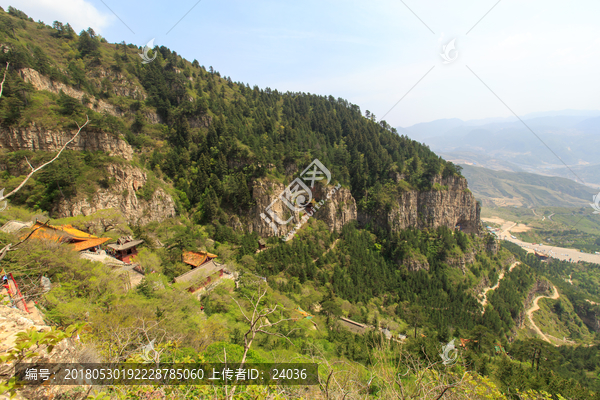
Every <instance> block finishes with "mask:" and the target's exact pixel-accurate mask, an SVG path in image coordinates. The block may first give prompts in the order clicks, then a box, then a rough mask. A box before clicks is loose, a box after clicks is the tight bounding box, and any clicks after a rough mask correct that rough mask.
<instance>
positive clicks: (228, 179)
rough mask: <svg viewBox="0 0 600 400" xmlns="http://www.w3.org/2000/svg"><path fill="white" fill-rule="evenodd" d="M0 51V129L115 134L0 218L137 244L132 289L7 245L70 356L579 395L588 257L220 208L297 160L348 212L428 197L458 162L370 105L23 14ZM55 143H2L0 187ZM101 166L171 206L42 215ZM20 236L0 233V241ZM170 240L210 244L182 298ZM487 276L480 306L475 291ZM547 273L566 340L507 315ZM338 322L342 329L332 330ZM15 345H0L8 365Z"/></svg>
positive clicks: (87, 268)
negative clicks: (305, 368) (281, 222)
mask: <svg viewBox="0 0 600 400" xmlns="http://www.w3.org/2000/svg"><path fill="white" fill-rule="evenodd" d="M0 46H1V47H2V49H3V51H1V52H0V67H2V66H4V65H7V64H8V68H7V73H6V80H5V83H4V86H3V92H2V97H1V98H0V133H1V134H2V135H6V136H7V137H8V135H13V134H15V132H16V134H19V132H21V134H24V133H23V132H24V131H25V130H28V129H32V127H35V129H36V130H41V131H46V132H50V133H52V132H56V131H68V132H70V131H72V130H73V128H75V129H76V125H75V123H76V122H77V123H80V124H81V123H83V122H84V121H85V120H86V116H87V117H89V119H90V123H89V124H88V125H87V126H86V127H85V132H84V133H85V135H91V136H94V135H100V134H105V133H108V134H109V135H111V137H113V138H115V139H122V140H125V141H126V143H127V144H128V145H130V146H131V148H132V149H133V156H132V157H131V159H126V158H125V157H120V156H118V155H114V154H113V155H110V154H108V153H107V152H103V151H89V150H66V151H65V152H63V153H62V154H61V155H60V157H59V158H58V159H57V160H56V161H55V162H53V163H52V164H50V165H48V166H47V167H46V168H44V169H43V170H41V171H40V172H38V173H36V174H35V175H34V176H33V177H32V178H31V179H30V180H29V181H28V182H27V184H26V185H24V186H23V188H22V189H21V190H20V191H19V192H18V193H16V194H15V195H14V196H12V197H10V198H9V202H10V207H9V208H8V209H6V210H4V211H2V212H0V224H1V225H3V224H4V223H6V222H8V221H12V220H19V221H29V220H34V219H38V220H43V221H48V222H49V223H51V224H52V225H55V226H59V225H70V226H72V227H75V228H77V229H80V230H82V231H85V232H86V233H89V234H93V235H97V236H100V237H110V238H112V239H114V240H116V239H117V238H119V237H122V236H132V237H135V238H138V239H141V240H143V241H144V242H143V244H141V245H140V247H139V253H138V254H137V255H136V257H135V262H136V263H138V264H139V265H140V266H141V268H142V270H143V273H144V277H143V279H142V280H141V282H140V283H139V284H138V285H137V286H135V287H127V285H124V284H123V280H122V275H119V274H120V273H121V272H122V271H117V269H115V268H112V267H110V266H107V265H104V264H102V263H100V262H93V261H90V260H86V259H83V258H80V257H79V256H78V255H77V253H76V252H73V251H72V250H70V249H69V248H67V246H66V245H65V244H59V243H55V242H49V241H44V240H36V239H31V240H26V241H23V243H22V244H21V243H20V244H19V247H18V248H16V249H15V251H11V252H8V253H7V254H6V256H5V257H4V258H3V259H2V258H0V262H1V264H2V265H1V268H3V269H5V270H6V271H10V272H11V273H12V274H13V275H14V276H15V278H16V279H17V280H18V281H19V282H20V285H21V288H22V291H24V292H25V293H26V294H27V296H31V298H32V299H33V298H35V301H36V304H37V305H36V307H37V308H38V309H39V310H41V311H42V312H43V314H44V318H45V322H46V323H48V324H50V325H52V326H55V327H57V329H59V331H61V332H69V335H67V334H65V335H66V336H72V335H71V334H72V332H73V329H78V332H79V335H78V337H79V339H78V342H77V344H76V345H77V346H79V347H78V348H79V349H80V350H79V351H80V353H79V354H85V357H87V358H86V360H88V361H89V360H90V359H92V360H94V361H95V362H100V361H108V362H124V361H132V362H139V361H140V360H142V358H141V356H142V350H141V349H142V348H143V346H145V345H147V344H148V342H150V341H153V343H156V346H157V347H156V348H157V349H159V355H160V357H159V360H158V361H161V362H220V361H222V360H223V356H224V355H226V356H227V357H228V359H229V360H234V361H240V360H241V359H242V357H243V355H244V354H245V356H246V358H245V361H248V362H316V363H318V364H319V373H320V384H319V385H315V386H311V387H302V386H296V387H292V386H290V387H281V386H279V387H277V386H275V385H274V386H273V387H271V386H263V387H253V386H246V387H242V386H240V387H239V388H238V389H237V392H236V394H235V398H243V399H246V398H248V399H250V398H253V399H254V398H261V399H262V398H270V399H288V398H294V399H295V398H309V397H312V398H315V399H320V398H323V399H334V398H335V399H338V398H339V399H342V398H348V399H349V398H369V399H375V398H386V399H387V398H403V399H407V398H414V399H417V398H427V399H430V398H431V399H434V398H438V399H439V398H453V399H454V398H456V399H458V398H468V399H600V367H599V366H600V359H599V356H598V354H599V352H598V350H599V346H600V334H599V333H598V330H597V329H596V328H595V326H594V324H593V321H594V320H595V319H596V320H597V318H598V317H597V315H599V313H600V311H599V308H600V307H599V306H598V305H597V304H595V305H594V304H593V301H594V300H595V302H600V292H598V287H597V285H596V286H594V285H593V284H592V283H593V282H598V281H597V279H598V277H599V276H600V273H599V268H600V267H599V266H597V265H584V264H571V263H566V262H560V261H556V260H552V261H550V262H541V261H540V260H538V259H537V258H535V257H534V256H532V255H527V254H525V252H524V251H523V250H521V249H520V248H518V247H516V246H514V245H511V244H510V243H504V242H500V243H498V241H497V240H496V239H495V238H494V237H492V236H491V235H489V234H487V233H484V232H483V230H481V231H480V232H478V233H465V232H463V231H461V230H460V229H457V228H456V227H454V226H453V227H451V228H450V227H446V226H440V227H437V228H428V229H417V228H414V227H411V228H408V229H401V230H390V229H383V228H381V227H379V226H377V225H374V224H373V225H370V224H363V225H361V224H359V223H358V222H357V221H352V222H350V223H347V224H345V225H344V226H343V228H341V229H340V230H338V231H336V230H331V229H329V227H328V226H327V225H326V224H325V223H324V222H323V221H322V220H319V219H317V218H311V219H309V221H308V222H307V223H306V224H305V226H304V227H303V228H302V229H301V230H300V231H299V232H298V233H297V235H296V236H295V237H294V238H293V240H290V241H287V242H283V241H281V240H280V239H278V238H275V237H270V238H265V240H264V242H259V239H261V238H259V236H258V234H257V233H256V232H251V231H250V230H249V229H247V228H246V227H244V226H235V225H234V224H232V223H231V220H232V217H234V216H243V215H245V214H247V213H248V211H249V210H250V209H251V208H252V207H253V206H254V205H255V204H254V200H253V199H254V197H253V194H254V193H253V185H252V183H253V182H255V181H256V180H259V179H262V178H268V179H271V180H274V181H277V182H280V183H282V184H287V183H289V182H290V181H291V179H293V177H294V176H296V175H297V174H298V172H299V171H301V170H302V169H303V168H304V167H305V166H307V165H308V164H310V162H311V161H312V160H313V159H315V158H317V159H319V160H320V161H321V162H322V163H323V164H324V165H327V167H328V168H329V169H330V171H331V175H332V177H333V180H334V181H335V182H337V183H340V184H341V185H342V186H343V187H345V188H347V189H349V190H350V192H351V194H352V196H353V197H354V199H356V203H357V207H358V209H359V210H369V211H371V212H373V213H377V212H383V211H386V210H388V211H389V210H390V209H391V208H393V207H394V204H393V202H394V199H395V198H396V196H397V195H398V194H399V193H402V192H406V191H409V190H416V191H435V190H444V188H443V187H439V186H440V185H439V184H435V183H434V181H435V179H434V178H436V177H442V178H447V177H451V176H453V177H459V176H460V167H459V166H455V165H454V164H452V163H450V162H447V161H445V160H443V159H442V158H441V157H439V156H437V155H436V154H434V153H433V152H431V151H430V150H429V148H427V147H426V146H424V145H422V144H420V143H417V142H415V141H414V140H411V139H409V138H408V137H406V136H401V135H399V134H398V132H397V131H396V130H395V129H394V128H392V127H390V126H389V125H388V124H387V123H386V122H385V121H379V122H377V118H376V116H375V115H373V114H372V113H371V112H369V111H366V112H365V113H364V114H363V112H362V111H361V110H360V108H359V107H358V106H357V105H354V104H350V103H349V102H348V101H346V100H344V99H339V98H338V99H335V98H333V97H332V96H320V95H315V94H310V93H290V92H287V93H281V92H278V91H277V90H275V89H270V88H264V89H261V88H259V87H257V86H254V87H250V85H249V84H244V83H242V82H235V81H234V80H233V79H232V77H227V76H224V77H222V76H221V74H220V73H219V72H217V71H215V69H214V68H213V67H212V66H209V67H208V68H205V67H204V66H203V65H200V62H199V61H197V60H193V61H192V62H190V61H188V60H186V59H184V58H183V57H181V56H180V55H178V54H177V53H176V52H175V51H172V50H170V49H168V48H166V47H157V48H155V49H153V53H154V54H155V55H156V59H155V60H154V61H153V62H150V63H148V64H142V63H141V62H140V58H139V56H138V53H140V52H141V48H140V47H138V46H135V45H133V44H126V43H124V42H123V43H119V44H111V43H107V41H106V40H105V39H104V38H102V37H101V36H100V35H97V34H96V33H95V32H94V31H93V30H92V29H91V28H90V29H87V30H84V31H81V32H80V33H76V32H75V31H74V30H73V28H72V27H71V26H70V25H69V24H68V23H62V22H59V21H56V22H54V24H53V25H52V26H48V25H46V24H44V23H42V22H35V21H33V20H31V18H29V17H28V16H27V15H25V14H24V13H23V12H21V11H19V10H17V9H15V8H12V7H9V8H8V10H7V11H4V10H2V11H0ZM202 62H206V63H208V61H202ZM32 70H33V71H35V72H37V73H39V74H40V75H41V76H43V77H45V78H47V79H48V80H49V82H53V83H54V84H57V85H58V84H61V85H64V86H61V87H63V88H67V87H69V88H71V89H72V91H69V90H67V89H65V90H60V91H58V92H57V93H54V92H52V91H50V90H36V89H35V88H34V87H33V85H32V84H31V83H27V82H26V80H25V78H24V76H25V75H26V74H32V72H31V71H32ZM67 92H68V93H70V94H71V95H69V94H68V93H67ZM82 92H83V95H82V96H81V98H76V97H73V96H75V94H74V93H79V94H81V93H82ZM111 110H112V111H111ZM50 133H49V134H48V135H50ZM54 156H55V152H52V151H42V150H36V149H11V148H7V147H4V148H1V149H0V187H2V188H4V187H5V188H6V190H7V192H8V191H10V190H13V189H14V188H16V187H17V186H18V185H19V184H20V183H21V182H22V181H23V179H24V176H25V175H26V173H27V172H28V163H31V164H33V165H40V164H41V163H42V162H44V161H48V160H50V159H51V158H52V157H54ZM110 165H117V166H121V167H122V168H125V167H128V168H129V167H131V168H137V169H140V170H141V171H143V173H144V174H145V178H146V183H145V184H144V186H143V187H141V188H140V189H139V190H136V192H135V194H134V196H135V198H136V199H137V200H139V201H140V202H142V200H144V201H149V200H151V199H152V198H153V195H154V194H155V192H156V191H157V190H158V189H161V190H164V191H165V192H166V193H168V194H169V195H170V196H172V198H173V200H174V203H175V208H176V215H175V216H169V217H165V218H163V219H161V220H158V219H156V220H152V221H151V222H148V223H144V224H142V223H138V222H136V221H132V220H130V219H128V218H127V217H126V216H125V215H123V213H121V212H120V211H118V210H116V209H108V210H100V211H97V212H93V213H89V214H85V215H83V214H81V215H76V216H71V217H64V216H63V217H62V218H58V217H57V215H56V213H57V209H58V207H59V205H60V204H61V202H67V203H68V202H69V201H72V200H73V199H75V198H79V197H77V196H80V197H81V196H83V197H84V198H86V197H87V198H92V197H93V196H94V195H95V194H96V193H97V192H98V191H99V190H103V189H107V190H108V189H110V188H112V187H114V186H115V184H116V177H115V176H111V174H109V173H108V172H106V171H107V166H110ZM436 185H437V186H438V187H436ZM127 190H128V189H126V190H124V191H123V193H120V196H121V197H123V198H125V197H128V196H129V195H130V193H125V192H126V191H127ZM21 240H22V234H18V233H9V232H0V248H1V247H4V246H5V245H6V244H9V243H11V244H14V243H19V242H20V241H21ZM189 250H198V251H204V252H209V253H211V254H214V255H216V256H217V260H218V261H219V262H220V263H222V264H223V265H224V266H225V268H226V269H227V272H228V275H229V274H230V275H231V277H232V278H231V279H221V280H219V281H218V284H217V285H214V286H213V287H211V288H210V290H205V291H203V292H202V293H194V294H191V293H190V290H189V285H188V286H186V284H185V283H181V282H175V281H174V278H176V277H178V276H180V275H182V274H183V273H185V272H187V271H189V270H190V267H189V265H187V264H185V263H184V262H183V257H182V255H183V253H184V252H185V251H189ZM569 274H575V275H576V276H579V275H577V274H580V275H581V279H580V281H581V284H577V285H573V284H570V285H569V284H567V283H565V280H564V278H565V276H569ZM40 277H46V278H48V279H50V281H51V282H53V286H52V289H51V290H49V291H42V290H41V289H40V286H39V284H36V282H39V281H40ZM501 277H502V278H501ZM495 284H498V286H497V288H496V289H495V290H492V291H488V292H487V297H486V302H484V301H483V300H482V292H483V290H484V288H485V287H492V286H494V285H495ZM552 285H555V286H556V287H557V289H558V291H559V292H560V293H561V295H562V296H561V298H560V299H559V300H556V301H555V300H544V301H547V302H548V306H547V307H545V308H543V309H542V310H540V311H537V313H543V315H544V318H549V319H551V320H552V321H553V323H554V324H555V326H556V329H557V330H558V331H560V332H561V333H564V336H568V337H569V338H570V339H571V340H572V341H573V343H571V344H561V345H560V346H555V345H554V343H549V342H546V341H543V340H541V339H539V338H538V337H537V335H536V333H535V331H533V329H531V328H529V327H528V325H527V321H526V319H527V316H526V310H527V308H529V307H530V306H531V301H532V298H533V297H534V296H535V295H539V294H540V293H546V292H543V291H542V289H540V287H541V288H544V287H549V286H552ZM536 290H537V291H536ZM259 295H262V296H263V297H261V302H262V303H260V304H258V305H257V303H256V302H255V301H256V299H257V298H258V296H259ZM7 304H8V303H7ZM261 307H262V308H266V309H267V310H269V311H268V312H269V314H268V318H265V319H263V320H261V321H269V322H263V323H266V324H267V325H266V326H267V327H266V328H264V329H263V331H264V330H266V331H267V332H268V333H265V332H258V334H256V338H255V339H253V341H252V342H249V340H248V338H249V337H250V336H252V335H253V334H255V333H257V332H256V328H255V325H253V324H252V323H249V321H248V320H247V316H248V315H252V311H253V310H254V311H256V310H259V309H261ZM343 319H349V320H352V321H354V322H356V323H357V324H359V325H361V326H362V327H363V328H360V329H356V326H359V325H354V327H353V328H352V329H349V328H348V324H346V325H344V320H343ZM250 322H252V321H250ZM274 322H277V323H276V324H274ZM69 327H70V328H69ZM69 329H71V330H69ZM253 329H254V330H253ZM23 337H24V339H23V341H24V343H29V346H30V347H27V348H28V349H29V348H31V349H32V351H33V350H34V349H36V348H37V347H39V346H41V344H40V343H41V342H40V340H39V339H36V336H35V332H32V331H29V333H26V334H24V335H23ZM59 337H62V336H59ZM252 337H253V338H254V336H252ZM453 339H454V340H455V342H456V347H457V350H456V353H457V354H458V358H457V360H456V363H454V364H451V365H444V364H442V362H441V361H442V359H441V358H440V352H442V351H443V350H442V348H443V346H445V345H446V344H447V343H449V342H450V341H451V340H453ZM48 340H54V339H48ZM65 340H66V339H65ZM69 340H70V339H69ZM48 343H53V344H52V346H54V342H52V341H49V342H48ZM459 345H460V346H459ZM36 346H37V347H36ZM3 351H4V350H3ZM7 354H8V355H7ZM24 354H25V353H23V352H21V353H19V352H13V353H11V352H10V351H6V352H5V353H4V354H0V356H1V357H4V358H2V360H3V361H4V362H7V363H8V362H15V363H20V362H24V360H25V355H24ZM157 354H158V353H157ZM10 357H13V358H10ZM19 357H20V358H19ZM32 357H33V356H32ZM81 359H83V356H82V358H80V359H78V360H77V361H75V362H83V361H81ZM1 377H2V379H3V380H4V381H3V383H2V385H1V386H0V392H2V391H15V390H17V388H16V387H15V385H14V382H11V381H10V376H7V375H2V376H1ZM94 389H95V390H96V388H94ZM90 390H91V388H90ZM227 390H228V389H226V388H223V387H217V386H214V387H210V386H194V387H178V386H169V387H162V388H155V387H142V386H140V387H118V386H111V387H101V388H98V389H97V390H96V391H95V392H94V394H92V392H89V393H88V394H86V396H87V395H89V396H90V397H87V398H96V399H102V398H127V399H141V398H189V399H192V398H194V399H195V398H207V399H208V398H227V396H229V393H231V392H227ZM159 392H160V393H159ZM68 396H71V397H68ZM77 396H79V394H78V392H77V391H76V390H74V391H72V392H65V393H63V397H62V398H81V397H77ZM153 396H155V397H153ZM160 396H163V397H160ZM443 396H445V397H443Z"/></svg>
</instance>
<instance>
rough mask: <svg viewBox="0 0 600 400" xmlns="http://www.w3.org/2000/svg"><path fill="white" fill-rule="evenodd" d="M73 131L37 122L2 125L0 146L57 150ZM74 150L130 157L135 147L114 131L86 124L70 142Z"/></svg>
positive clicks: (11, 149)
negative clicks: (23, 126)
mask: <svg viewBox="0 0 600 400" xmlns="http://www.w3.org/2000/svg"><path fill="white" fill-rule="evenodd" d="M75 133H76V131H74V132H66V131H62V130H59V129H56V130H54V129H46V128H42V127H39V126H37V125H36V124H35V122H34V123H32V124H31V125H30V126H28V127H25V128H21V127H8V128H7V127H4V126H2V127H0V149H7V150H10V151H17V150H34V151H35V150H42V151H50V152H54V151H58V150H60V148H61V147H62V146H64V144H65V143H66V142H68V141H69V140H71V138H72V137H73V135H74V134H75ZM68 149H71V150H88V151H98V150H100V151H104V152H106V153H108V154H109V155H111V156H118V157H122V158H124V159H126V160H131V158H132V157H133V149H132V148H131V146H130V145H129V144H127V142H126V141H124V140H122V139H120V138H118V137H115V136H114V135H113V134H111V133H107V132H102V131H92V130H90V129H89V128H87V127H86V128H84V129H83V130H82V131H81V133H80V134H79V136H78V137H77V138H76V139H75V140H74V141H73V142H72V143H71V144H70V145H69V147H68Z"/></svg>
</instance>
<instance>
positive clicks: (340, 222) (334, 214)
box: [250, 179, 357, 236]
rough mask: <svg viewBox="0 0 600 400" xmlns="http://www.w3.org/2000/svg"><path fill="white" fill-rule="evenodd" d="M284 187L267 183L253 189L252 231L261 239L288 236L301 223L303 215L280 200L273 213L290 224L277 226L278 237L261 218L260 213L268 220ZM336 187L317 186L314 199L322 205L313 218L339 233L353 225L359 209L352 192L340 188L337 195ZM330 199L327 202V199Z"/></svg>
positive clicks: (261, 182)
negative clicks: (321, 202)
mask: <svg viewBox="0 0 600 400" xmlns="http://www.w3.org/2000/svg"><path fill="white" fill-rule="evenodd" d="M284 189H285V186H284V185H283V184H281V183H279V182H274V181H272V180H268V179H264V180H261V181H256V182H255V183H254V187H253V198H254V200H255V202H256V206H255V207H254V208H253V209H252V211H251V213H250V231H251V232H257V233H258V235H259V236H282V235H285V234H287V233H288V232H289V231H290V230H292V229H293V228H294V226H295V225H296V224H297V223H298V222H299V221H300V219H301V218H302V215H303V214H304V213H302V215H301V213H297V212H295V213H294V212H291V211H290V210H288V209H287V208H286V207H285V205H284V204H283V203H282V202H281V201H280V200H279V201H275V203H274V205H273V207H272V209H273V211H274V213H275V214H276V215H277V216H280V217H281V218H282V219H285V220H286V221H287V220H288V219H289V218H291V220H290V222H289V223H287V224H284V225H279V224H277V229H278V230H277V233H275V231H274V229H273V228H272V227H271V226H270V225H269V224H268V223H267V222H266V221H265V220H263V219H262V218H261V217H260V214H261V213H264V214H265V215H266V216H268V214H267V212H266V209H267V207H268V206H269V204H271V202H273V201H274V200H277V199H278V196H279V195H280V194H281V193H282V192H283V191H284ZM333 190H334V186H333V185H329V186H327V187H324V186H321V185H315V187H314V188H313V191H312V192H313V198H314V199H315V200H316V201H317V202H319V201H321V200H322V201H323V204H322V205H321V206H320V208H319V209H318V210H317V209H315V210H314V213H313V215H312V218H316V219H319V220H322V221H324V222H325V223H326V224H327V226H328V227H329V230H330V231H332V232H333V231H340V230H341V229H342V227H343V226H344V225H345V224H347V223H348V222H350V221H354V220H356V216H357V208H356V201H355V200H354V198H353V197H352V194H351V193H350V190H348V189H346V188H343V187H340V188H338V189H337V190H336V191H335V192H334V193H332V192H333ZM328 194H329V195H330V197H329V198H327V195H328Z"/></svg>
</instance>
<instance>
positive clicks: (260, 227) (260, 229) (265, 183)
mask: <svg viewBox="0 0 600 400" xmlns="http://www.w3.org/2000/svg"><path fill="white" fill-rule="evenodd" d="M284 189H285V186H283V184H281V183H279V182H275V181H272V180H270V179H261V180H257V181H255V182H254V186H253V189H252V197H253V198H254V201H255V203H256V205H255V206H254V207H253V208H252V210H251V211H250V223H249V227H248V229H249V231H250V232H256V233H257V234H258V235H259V236H262V237H266V236H282V235H285V234H286V233H288V232H289V231H290V230H291V229H292V227H293V226H294V225H295V224H296V223H297V222H298V221H300V216H299V214H298V213H294V214H292V213H291V212H288V213H284V206H283V204H282V203H281V201H276V202H275V204H274V205H273V207H272V209H273V211H274V213H275V214H276V215H278V216H283V215H285V217H284V218H285V220H286V221H287V219H288V218H292V219H291V221H290V222H289V223H287V224H284V225H279V224H276V226H277V232H275V230H274V229H273V228H272V227H271V225H269V223H267V222H266V221H265V220H264V219H262V218H261V216H260V214H261V213H264V214H265V215H267V216H268V214H267V212H266V209H267V207H268V206H269V205H270V204H271V202H273V201H274V200H276V199H277V198H278V196H279V194H280V193H281V192H283V190H284Z"/></svg>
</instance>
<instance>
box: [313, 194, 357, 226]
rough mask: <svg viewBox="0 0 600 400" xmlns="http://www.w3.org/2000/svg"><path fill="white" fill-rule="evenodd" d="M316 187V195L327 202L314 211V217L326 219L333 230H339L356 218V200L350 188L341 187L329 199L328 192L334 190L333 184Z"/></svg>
mask: <svg viewBox="0 0 600 400" xmlns="http://www.w3.org/2000/svg"><path fill="white" fill-rule="evenodd" d="M315 188H316V191H315V197H316V198H317V199H319V200H321V199H323V200H325V203H324V204H323V206H321V208H319V210H317V211H316V212H315V213H314V217H315V218H317V219H320V220H322V221H324V222H325V223H326V224H327V226H328V227H329V230H330V231H331V232H333V231H336V232H339V231H341V230H342V227H343V226H344V225H346V224H347V223H348V222H350V221H355V220H356V216H357V208H356V201H355V200H354V197H352V194H351V193H350V190H349V189H346V188H345V187H340V188H339V189H338V190H336V191H335V192H334V193H333V194H332V195H331V196H330V198H329V199H327V194H329V193H332V192H333V188H334V187H333V186H328V187H322V186H315Z"/></svg>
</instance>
